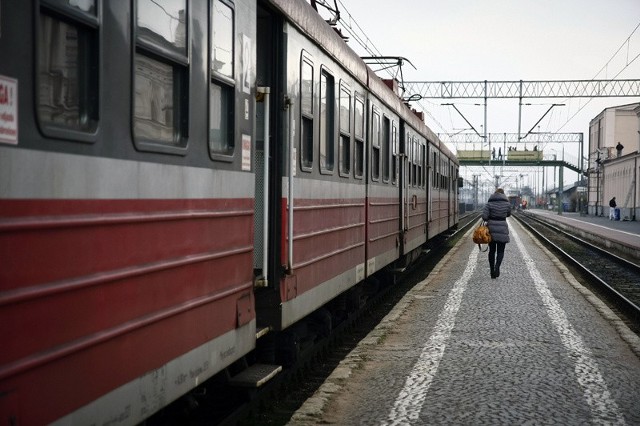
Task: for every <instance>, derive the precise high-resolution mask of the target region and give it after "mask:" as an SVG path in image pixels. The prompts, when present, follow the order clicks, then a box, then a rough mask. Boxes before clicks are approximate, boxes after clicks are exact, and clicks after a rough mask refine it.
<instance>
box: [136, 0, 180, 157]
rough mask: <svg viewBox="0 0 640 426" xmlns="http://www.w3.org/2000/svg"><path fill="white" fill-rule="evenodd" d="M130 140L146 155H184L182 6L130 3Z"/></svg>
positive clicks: (156, 0) (148, 0) (160, 0)
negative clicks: (133, 29) (132, 50)
mask: <svg viewBox="0 0 640 426" xmlns="http://www.w3.org/2000/svg"><path fill="white" fill-rule="evenodd" d="M135 22H136V32H135V34H136V50H135V58H134V90H135V95H134V100H133V106H134V108H133V135H134V140H135V143H136V146H137V147H138V148H139V149H141V150H146V151H161V152H168V153H184V149H185V147H186V141H187V139H186V138H187V118H188V117H187V105H188V104H187V93H188V78H187V76H188V65H189V58H188V52H187V22H188V17H187V2H186V0H137V1H136V20H135Z"/></svg>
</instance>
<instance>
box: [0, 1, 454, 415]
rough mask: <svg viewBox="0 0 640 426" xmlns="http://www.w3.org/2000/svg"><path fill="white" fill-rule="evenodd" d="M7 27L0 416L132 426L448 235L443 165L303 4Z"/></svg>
mask: <svg viewBox="0 0 640 426" xmlns="http://www.w3.org/2000/svg"><path fill="white" fill-rule="evenodd" d="M0 22H1V24H0V57H1V58H2V61H0V258H1V259H2V267H1V268H0V346H1V348H2V349H1V350H0V423H2V424H8V425H39V424H60V425H65V424H118V425H126V424H136V423H139V422H142V421H144V420H145V419H147V418H148V417H150V416H151V415H152V414H154V413H156V412H158V411H159V410H161V409H163V407H166V406H167V405H168V404H170V403H171V402H172V401H175V400H177V399H179V398H181V397H183V396H185V395H188V394H189V393H190V392H192V391H193V390H194V389H196V388H197V387H198V386H200V385H202V384H203V383H204V382H205V381H206V380H207V379H209V378H211V377H214V376H219V375H221V374H228V373H229V371H230V370H231V369H233V377H235V376H236V373H238V374H241V373H243V372H245V371H248V370H250V369H251V368H253V367H256V366H258V367H261V368H264V367H265V366H267V370H268V371H269V374H270V375H272V374H275V373H277V371H279V369H281V368H282V366H283V365H284V366H285V367H286V365H288V363H290V362H292V361H294V360H295V357H296V350H298V349H297V348H299V344H300V341H301V339H304V338H305V336H304V333H305V332H304V329H305V327H304V326H302V324H307V322H308V321H310V318H315V321H316V322H318V321H319V322H320V324H322V326H323V327H324V330H325V331H326V332H330V330H331V328H332V327H333V326H334V325H333V323H332V321H334V320H333V316H332V315H333V314H332V312H335V311H337V310H339V309H345V306H347V305H349V304H350V303H352V302H353V301H355V302H353V303H356V304H357V303H358V300H359V297H360V295H361V294H362V291H363V288H366V286H367V285H368V283H369V282H371V281H372V279H373V278H375V277H376V276H378V275H379V274H381V273H384V272H389V273H398V272H400V271H402V270H404V269H405V268H406V267H407V265H409V264H410V263H411V262H413V261H415V259H417V258H418V257H419V255H420V253H421V252H422V251H423V250H424V248H425V247H426V245H427V244H429V243H430V242H432V241H434V239H436V238H437V237H438V236H441V235H443V234H444V233H447V232H450V230H452V229H454V228H456V226H457V224H458V219H459V212H458V187H459V183H460V182H461V179H460V177H459V162H458V160H457V159H456V156H455V155H454V154H453V153H452V152H451V151H450V150H449V149H448V148H447V147H446V146H445V144H444V143H443V142H441V141H440V140H439V138H438V136H437V135H436V134H435V133H434V132H433V131H431V130H430V129H429V128H428V127H427V126H426V125H425V123H424V120H423V119H422V117H421V116H420V113H417V112H416V111H415V110H413V109H412V108H411V107H410V106H409V105H408V104H407V103H406V102H405V101H403V99H402V97H401V96H400V93H399V91H398V90H397V82H394V81H393V79H390V80H383V79H381V78H380V77H378V76H377V75H376V74H375V73H374V72H373V71H372V70H371V69H370V68H369V67H368V66H367V65H366V64H365V63H364V62H363V60H362V59H361V58H360V57H358V55H357V54H356V53H355V52H354V51H353V50H352V49H351V48H350V47H349V46H348V44H347V43H346V42H345V40H344V39H343V38H342V37H341V35H340V34H338V32H337V31H336V30H335V29H334V28H333V27H332V26H331V25H329V24H328V23H327V22H326V21H325V20H324V19H323V18H322V17H321V16H320V15H319V14H318V13H317V11H316V10H314V8H313V7H311V6H310V5H309V4H308V3H306V2H305V1H303V0H210V1H206V2H204V1H203V2H200V1H190V0H122V1H101V0H38V1H35V0H34V1H8V2H7V1H5V2H1V8H0ZM337 307H338V308H337ZM318 318H319V319H318ZM229 375H230V376H231V374H229Z"/></svg>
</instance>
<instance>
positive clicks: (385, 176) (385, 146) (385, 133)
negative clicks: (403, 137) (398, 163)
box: [381, 116, 391, 182]
mask: <svg viewBox="0 0 640 426" xmlns="http://www.w3.org/2000/svg"><path fill="white" fill-rule="evenodd" d="M381 145H382V146H381V150H382V155H381V157H382V158H381V159H382V180H383V181H384V182H389V161H390V160H391V156H390V155H389V154H390V153H391V120H390V119H389V117H386V116H385V117H383V118H382V140H381Z"/></svg>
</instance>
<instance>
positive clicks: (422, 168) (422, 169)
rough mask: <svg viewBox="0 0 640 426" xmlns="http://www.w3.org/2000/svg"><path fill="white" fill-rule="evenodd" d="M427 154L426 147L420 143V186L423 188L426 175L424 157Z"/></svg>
mask: <svg viewBox="0 0 640 426" xmlns="http://www.w3.org/2000/svg"><path fill="white" fill-rule="evenodd" d="M426 155H427V147H426V146H425V145H424V144H421V145H420V187H422V188H424V187H425V184H426V181H427V177H426V176H425V173H426V168H425V162H426V161H425V158H426Z"/></svg>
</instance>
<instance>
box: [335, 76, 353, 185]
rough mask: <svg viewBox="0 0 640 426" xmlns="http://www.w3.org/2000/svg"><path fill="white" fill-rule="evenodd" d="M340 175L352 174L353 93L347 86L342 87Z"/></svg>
mask: <svg viewBox="0 0 640 426" xmlns="http://www.w3.org/2000/svg"><path fill="white" fill-rule="evenodd" d="M339 155H340V158H339V159H338V161H339V162H340V174H341V175H343V176H348V175H349V173H350V172H351V92H350V90H349V87H348V86H346V85H344V84H343V85H340V148H339Z"/></svg>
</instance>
